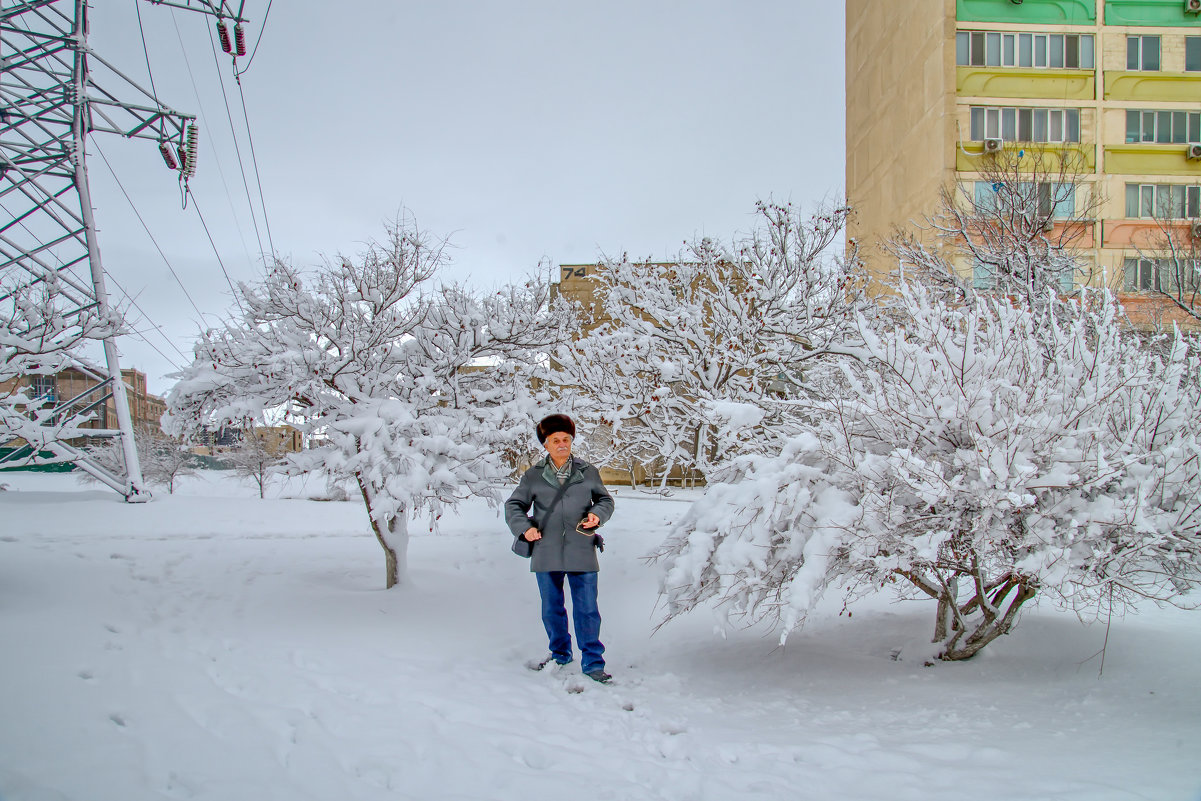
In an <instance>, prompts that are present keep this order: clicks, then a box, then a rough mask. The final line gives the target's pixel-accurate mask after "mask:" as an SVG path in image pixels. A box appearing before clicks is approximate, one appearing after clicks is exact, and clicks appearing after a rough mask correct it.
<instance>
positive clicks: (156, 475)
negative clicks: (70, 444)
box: [79, 425, 196, 495]
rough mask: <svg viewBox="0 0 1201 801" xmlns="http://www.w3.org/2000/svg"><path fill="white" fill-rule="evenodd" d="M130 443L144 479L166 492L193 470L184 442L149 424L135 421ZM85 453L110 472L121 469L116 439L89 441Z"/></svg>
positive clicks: (88, 479) (122, 458) (118, 472)
mask: <svg viewBox="0 0 1201 801" xmlns="http://www.w3.org/2000/svg"><path fill="white" fill-rule="evenodd" d="M134 445H135V447H136V448H137V452H138V463H139V465H140V466H141V469H142V477H143V478H144V479H145V480H146V481H147V482H148V483H151V484H161V485H163V486H166V488H167V494H168V495H173V494H175V482H176V481H177V480H178V479H180V478H182V477H184V476H192V475H195V474H196V456H195V455H194V454H193V453H192V452H191V450H189V449H188V446H187V444H186V443H184V442H181V441H180V440H178V439H176V438H174V437H169V436H167V435H166V434H164V433H163V432H162V431H161V430H158V429H157V428H155V427H153V426H149V425H139V426H138V427H137V430H136V431H135V432H134ZM87 454H88V457H89V458H90V459H91V461H92V462H93V463H94V464H96V465H99V466H100V467H102V468H104V469H105V470H107V471H108V472H109V473H111V474H113V475H121V474H123V473H124V472H125V452H124V450H123V449H122V447H121V443H119V442H116V441H109V442H104V443H101V444H98V445H92V446H90V447H88V448H87ZM79 479H80V481H83V482H88V483H92V482H97V481H99V480H100V479H98V478H96V477H95V476H92V475H91V474H89V473H81V474H80V476H79Z"/></svg>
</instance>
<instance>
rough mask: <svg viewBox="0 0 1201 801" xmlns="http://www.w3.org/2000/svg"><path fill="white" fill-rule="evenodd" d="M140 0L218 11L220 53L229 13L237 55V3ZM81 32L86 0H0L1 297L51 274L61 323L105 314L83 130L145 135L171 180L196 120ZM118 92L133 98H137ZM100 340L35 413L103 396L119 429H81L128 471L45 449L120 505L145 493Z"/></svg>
mask: <svg viewBox="0 0 1201 801" xmlns="http://www.w3.org/2000/svg"><path fill="white" fill-rule="evenodd" d="M149 2H150V3H151V4H152V5H161V6H171V7H174V8H181V9H187V10H191V11H198V12H200V13H203V14H207V15H211V16H214V17H216V18H217V20H218V31H219V33H220V34H221V39H222V45H223V47H224V48H225V49H226V50H227V51H228V50H229V49H230V44H229V37H228V32H227V28H226V25H225V20H231V21H233V22H234V23H236V24H237V28H236V31H237V34H238V36H237V39H238V50H239V54H241V53H242V52H244V43H243V39H242V35H241V33H242V31H241V23H242V22H243V21H244V20H243V19H242V17H241V11H242V8H241V5H240V4H239V6H238V10H237V12H234V10H233V9H232V7H231V4H230V2H228V0H211V2H210V0H149ZM242 2H244V0H242ZM87 38H88V0H28V2H3V1H2V0H0V207H2V208H3V210H4V211H5V212H7V213H8V215H10V216H11V217H12V219H11V220H10V221H5V220H4V218H3V217H2V216H0V303H10V304H11V303H13V302H14V300H13V298H14V294H15V293H17V292H19V291H21V290H23V289H28V288H30V287H36V286H37V285H39V284H45V283H46V282H47V281H49V280H50V279H52V278H53V279H55V281H56V285H57V287H58V289H59V291H60V292H61V298H62V300H63V303H64V305H65V306H66V307H67V308H66V309H65V310H64V311H63V317H64V318H66V319H80V317H81V315H82V314H83V313H84V312H86V311H90V310H95V311H97V312H99V313H100V314H101V315H103V316H107V314H108V311H109V296H108V291H107V289H106V287H105V276H104V267H103V264H102V262H101V259H100V247H99V243H98V241H97V237H96V223H95V220H94V218H93V213H92V211H93V209H92V199H91V193H90V191H89V189H88V171H87V157H86V151H85V145H86V139H87V137H88V135H89V134H91V133H93V132H108V133H115V134H120V135H122V136H124V137H127V138H129V137H134V138H139V139H150V140H154V141H157V142H158V144H159V150H160V152H161V154H162V157H163V159H164V160H165V161H166V162H167V166H168V167H170V168H171V169H176V170H179V172H180V180H183V181H186V180H187V178H188V177H190V176H191V175H193V174H194V173H195V170H196V148H197V136H198V128H197V125H196V118H195V117H194V116H192V115H188V114H181V113H180V112H178V111H174V110H172V109H170V108H167V107H166V106H164V105H162V104H161V103H159V102H158V100H157V98H156V97H154V95H153V94H151V93H150V92H147V91H146V90H145V89H143V88H142V87H140V86H138V85H137V84H136V83H135V82H134V81H132V80H130V79H129V78H128V77H126V76H125V75H123V74H122V73H121V72H120V71H119V70H117V69H116V68H115V67H114V66H113V65H112V64H110V63H109V62H107V61H105V60H104V59H103V58H101V57H100V56H99V55H97V54H96V53H94V52H92V50H91V49H90V48H89V47H88V40H87ZM102 83H108V84H109V85H108V87H102V86H101V84H102ZM116 84H120V86H119V87H115V85H116ZM119 94H120V95H127V94H131V95H132V96H133V97H135V98H136V99H137V101H138V102H129V101H127V100H122V99H120V96H119ZM103 347H104V364H103V365H96V364H91V363H89V362H87V361H85V360H83V359H82V358H80V357H79V356H78V355H75V356H73V361H74V363H75V366H76V367H77V369H79V370H80V371H81V372H83V373H84V374H85V375H87V376H89V377H91V378H92V379H93V380H95V381H97V382H98V383H97V385H96V386H95V387H93V388H92V389H90V390H88V391H87V392H85V393H83V394H82V395H80V396H77V397H74V398H71V399H69V400H66V401H62V402H58V404H57V406H56V407H55V409H54V412H55V414H51V415H47V416H45V417H44V419H45V420H47V421H48V422H49V421H54V420H56V419H60V418H61V417H62V416H63V415H70V414H76V413H78V412H79V411H80V410H91V409H95V408H98V407H101V406H103V405H104V404H105V403H107V401H108V400H109V399H110V398H111V400H112V405H113V410H114V412H115V414H114V416H115V417H116V423H117V425H116V428H107V429H90V430H89V431H88V435H89V436H99V437H117V438H119V439H120V441H121V446H122V453H123V455H124V457H125V459H124V461H125V474H124V475H117V474H114V473H112V472H111V471H110V470H108V469H105V468H104V467H103V466H101V465H99V464H97V463H95V462H94V461H93V460H92V459H90V458H89V457H88V454H87V452H86V451H84V450H82V449H80V448H79V447H76V446H75V445H72V444H71V443H68V442H65V441H62V440H58V439H54V438H50V439H48V440H47V441H46V447H47V448H48V449H49V450H50V451H51V452H52V453H53V454H54V455H55V456H56V457H58V458H60V459H66V460H69V461H73V462H75V464H76V465H77V466H79V467H80V468H81V469H83V470H86V471H87V472H88V473H90V474H91V475H93V476H95V477H96V478H97V479H99V480H100V481H102V482H104V483H105V484H107V485H108V486H110V487H112V488H113V489H115V490H117V491H118V492H120V493H122V494H123V495H124V496H125V499H126V500H127V501H145V500H148V499H149V493H148V491H147V489H146V487H145V484H144V481H143V479H142V471H141V466H140V464H139V461H138V454H137V449H136V448H135V447H134V432H133V422H132V419H131V416H130V411H129V402H128V398H127V397H126V389H127V387H126V384H125V381H124V379H123V378H122V375H121V365H120V362H119V359H118V355H117V348H116V343H115V341H114V339H113V338H112V337H111V336H110V337H107V338H105V339H104V340H103ZM56 400H57V399H56ZM60 412H61V414H59V413H60ZM47 427H49V426H47Z"/></svg>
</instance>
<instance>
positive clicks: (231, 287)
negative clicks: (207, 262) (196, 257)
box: [184, 187, 245, 311]
mask: <svg viewBox="0 0 1201 801" xmlns="http://www.w3.org/2000/svg"><path fill="white" fill-rule="evenodd" d="M184 191H185V192H187V194H188V197H190V198H192V208H194V209H196V216H198V217H199V218H200V224H201V225H202V226H203V227H204V234H205V236H207V237H208V238H209V244H210V245H212V246H213V255H215V256H216V257H217V264H219V265H221V272H222V273H223V274H224V275H225V283H227V284H229V291H230V292H231V293H233V297H234V300H235V301H236V302H237V304H238V308H239V309H241V308H242V300H241V298H239V297H238V290H236V289H234V282H233V279H232V278H230V277H229V271H228V270H226V269H225V262H223V261H221V254H220V253H218V252H217V243H216V242H214V241H213V235H212V234H211V233H209V226H208V223H206V222H205V221H204V215H203V214H202V213H201V212H200V204H199V203H197V202H196V195H195V193H193V192H192V188H191V187H188V188H186V189H185V190H184ZM243 311H245V310H244V309H243Z"/></svg>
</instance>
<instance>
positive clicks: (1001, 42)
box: [955, 31, 1096, 70]
mask: <svg viewBox="0 0 1201 801" xmlns="http://www.w3.org/2000/svg"><path fill="white" fill-rule="evenodd" d="M1095 60H1096V56H1095V55H1094V44H1093V35H1092V34H1091V33H1081V34H1076V33H1004V32H994V31H959V32H958V33H956V34H955V63H956V64H958V65H959V66H961V67H1037V68H1047V69H1084V70H1091V69H1093V67H1094V63H1095Z"/></svg>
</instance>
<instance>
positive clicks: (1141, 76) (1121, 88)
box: [1105, 70, 1201, 104]
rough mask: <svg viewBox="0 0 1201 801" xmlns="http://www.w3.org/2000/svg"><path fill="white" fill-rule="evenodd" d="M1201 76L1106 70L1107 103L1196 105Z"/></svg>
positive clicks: (1198, 74)
mask: <svg viewBox="0 0 1201 801" xmlns="http://www.w3.org/2000/svg"><path fill="white" fill-rule="evenodd" d="M1199 97H1201V73H1188V74H1185V73H1180V72H1120V71H1117V70H1106V71H1105V99H1106V100H1154V101H1166V102H1168V103H1192V104H1196V102H1197V98H1199Z"/></svg>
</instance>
